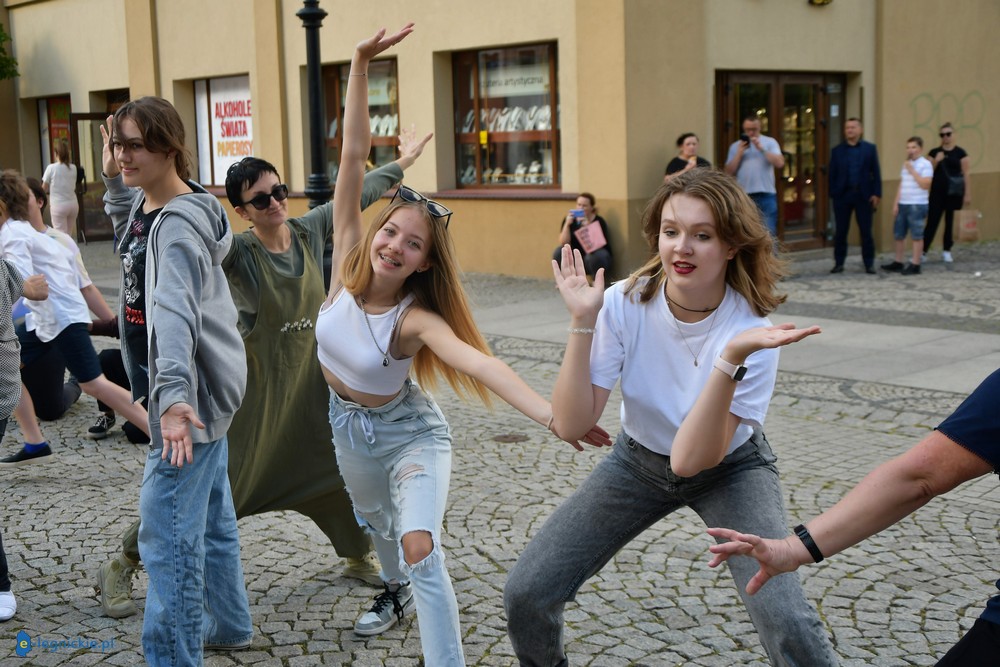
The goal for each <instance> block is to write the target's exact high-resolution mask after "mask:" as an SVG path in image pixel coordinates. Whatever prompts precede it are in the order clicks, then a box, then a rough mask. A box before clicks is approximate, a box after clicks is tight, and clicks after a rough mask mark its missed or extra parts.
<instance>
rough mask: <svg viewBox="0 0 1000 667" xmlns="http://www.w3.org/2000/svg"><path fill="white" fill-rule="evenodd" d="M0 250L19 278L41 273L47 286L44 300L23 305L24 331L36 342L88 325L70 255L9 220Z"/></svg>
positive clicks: (25, 225) (1, 230) (0, 239)
mask: <svg viewBox="0 0 1000 667" xmlns="http://www.w3.org/2000/svg"><path fill="white" fill-rule="evenodd" d="M0 250H2V253H3V258H4V259H6V260H7V261H9V262H10V263H11V264H13V265H14V266H16V267H17V270H18V272H20V274H21V277H22V278H27V277H28V276H33V275H35V274H38V273H41V274H43V275H44V276H45V281H46V282H47V283H48V284H49V298H48V299H46V300H45V301H30V300H28V299H25V301H24V302H25V304H26V305H27V306H28V309H29V310H30V311H31V312H30V313H28V314H27V315H26V316H25V318H24V324H25V327H26V328H27V329H28V331H34V332H35V335H36V336H38V339H39V340H40V341H42V342H43V343H47V342H48V341H50V340H52V339H53V338H55V337H56V336H58V335H59V333H60V332H61V331H62V330H63V329H65V328H66V327H67V326H69V325H70V324H77V323H87V324H89V323H90V311H89V310H88V309H87V302H86V301H84V300H83V295H82V294H80V288H81V287H83V286H84V279H83V277H82V276H81V275H80V271H79V269H78V268H77V265H76V259H75V258H74V257H73V253H72V251H70V250H69V249H67V248H66V247H65V246H63V245H62V244H61V243H59V241H57V240H56V239H54V238H52V237H50V236H48V235H46V234H42V233H41V232H38V231H35V229H34V228H33V227H32V226H31V225H30V224H29V223H27V222H25V221H24V220H13V219H8V220H7V222H5V223H4V225H3V228H0Z"/></svg>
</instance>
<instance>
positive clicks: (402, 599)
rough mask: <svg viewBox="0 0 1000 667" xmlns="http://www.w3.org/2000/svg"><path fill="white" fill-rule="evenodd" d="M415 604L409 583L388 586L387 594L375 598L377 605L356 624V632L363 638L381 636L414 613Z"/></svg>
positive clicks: (386, 586) (380, 594)
mask: <svg viewBox="0 0 1000 667" xmlns="http://www.w3.org/2000/svg"><path fill="white" fill-rule="evenodd" d="M414 604H415V602H414V600H413V590H412V589H411V588H410V584H409V583H405V584H398V583H397V584H386V585H385V592H384V593H379V594H378V595H376V596H375V604H373V605H372V608H371V609H369V610H368V611H367V612H365V614H364V615H363V616H362V617H361V618H359V619H358V622H357V623H355V624H354V632H355V634H358V635H361V636H362V637H374V636H375V635H380V634H382V633H383V632H385V631H386V630H388V629H389V628H391V627H392V626H394V625H396V623H398V622H399V621H401V620H403V616H404V615H405V614H407V613H408V612H410V611H413V606H414Z"/></svg>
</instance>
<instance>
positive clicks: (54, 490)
mask: <svg viewBox="0 0 1000 667" xmlns="http://www.w3.org/2000/svg"><path fill="white" fill-rule="evenodd" d="M91 245H92V246H94V245H97V244H91ZM956 250H957V252H956V259H958V260H959V261H958V262H957V263H956V266H955V268H954V270H952V271H946V270H945V268H944V267H943V265H941V264H935V263H933V262H932V263H929V264H928V265H927V267H926V269H925V272H924V274H923V275H922V276H919V277H916V278H914V279H909V280H907V279H905V278H902V277H900V276H884V275H880V276H866V275H864V274H863V272H861V271H860V263H859V262H857V260H856V257H852V259H854V260H855V264H852V263H851V261H850V260H849V262H848V269H847V272H845V273H844V274H841V275H839V276H828V275H826V273H827V271H828V270H829V266H830V261H829V258H828V257H827V255H828V254H829V252H828V251H827V253H825V254H824V256H823V257H820V256H818V255H817V256H815V257H812V258H811V257H809V256H803V257H800V258H798V259H797V260H796V262H795V275H794V276H793V277H791V278H789V279H788V280H787V281H786V283H785V285H786V287H787V290H788V292H789V295H790V297H789V304H788V306H786V307H787V308H794V311H795V312H796V313H802V312H805V311H806V310H807V309H809V308H815V309H816V313H817V316H818V315H819V314H822V316H823V317H826V318H836V319H842V320H845V321H879V322H882V323H885V324H896V323H898V324H901V325H910V324H912V320H911V319H910V318H913V317H919V318H920V326H931V327H940V328H943V329H952V330H961V331H972V332H984V333H993V334H996V333H1000V327H998V323H997V320H998V317H1000V315H998V312H1000V290H998V289H997V288H998V283H1000V271H998V269H1000V263H998V259H1000V244H981V245H976V246H960V247H959V248H957V249H956ZM89 252H94V251H93V250H91V251H89ZM855 252H856V249H855V248H852V254H853V253H855ZM88 261H89V258H88ZM975 271H980V272H981V273H982V274H983V275H982V276H980V277H976V276H975ZM468 286H469V289H470V292H471V293H472V295H473V297H474V299H475V301H476V303H477V304H480V305H490V304H498V303H506V302H511V301H520V300H527V299H531V298H533V295H540V294H544V293H545V292H546V291H547V290H551V289H552V286H551V284H549V283H547V282H545V281H534V280H524V279H515V278H506V277H500V276H485V275H475V274H473V275H470V276H469V277H468ZM876 288H877V289H876ZM914 313H917V315H914ZM807 314H808V313H807ZM489 339H490V343H491V345H493V347H494V349H495V350H496V352H497V354H498V356H500V357H501V358H503V359H505V360H506V361H508V362H509V363H510V364H511V365H512V366H513V367H514V368H515V370H517V372H518V373H520V374H521V375H522V376H523V377H524V378H525V379H526V380H527V381H528V382H529V383H530V384H531V385H533V386H534V387H536V388H538V389H539V390H540V391H541V392H542V393H543V394H545V393H547V392H548V391H549V390H550V389H551V386H552V384H553V382H554V381H555V377H556V374H557V372H558V363H559V359H560V356H561V351H562V350H561V346H560V345H558V344H554V343H549V342H542V341H536V340H528V339H524V338H517V337H510V336H490V338H489ZM101 344H107V343H103V342H102V343H101ZM989 370H991V369H983V375H984V376H985V374H986V373H988V372H989ZM438 398H439V401H440V403H441V405H442V408H443V410H444V412H445V414H446V415H447V416H448V418H449V421H450V423H451V424H452V427H453V430H454V433H455V459H454V473H453V477H452V489H451V496H450V504H449V510H448V513H447V516H446V525H445V537H444V541H445V547H446V549H447V551H448V558H449V560H448V563H449V568H450V571H451V575H452V578H453V579H454V582H455V590H456V593H457V595H458V601H459V606H460V609H461V614H462V628H463V632H464V634H465V646H466V655H467V658H468V661H469V664H477V665H512V664H514V659H513V655H512V651H511V647H510V643H509V641H508V640H507V638H506V634H505V629H504V628H505V626H504V614H503V608H502V602H501V591H502V587H503V583H504V580H505V577H506V573H507V571H508V570H509V568H510V567H511V566H512V565H513V563H514V561H515V560H516V558H517V555H518V554H519V553H520V552H521V550H522V549H523V547H524V545H525V544H526V542H527V540H528V539H529V537H530V536H532V535H533V534H534V533H535V532H536V531H537V530H538V528H539V526H540V525H541V523H542V521H544V519H545V518H546V517H547V516H548V515H549V514H550V513H551V512H552V510H553V509H554V508H555V507H556V506H557V505H558V503H559V502H560V501H561V500H562V499H563V498H564V497H566V496H567V495H568V494H569V493H570V492H571V491H572V490H573V489H574V488H575V487H576V486H577V484H578V483H579V481H580V480H581V479H582V478H583V477H584V476H586V474H587V473H588V472H589V471H590V470H591V468H592V467H593V466H594V465H595V464H596V462H597V461H598V459H599V458H600V457H601V456H603V452H601V451H597V450H589V451H586V452H583V453H577V452H575V451H574V450H573V449H572V448H571V447H569V446H568V445H566V444H564V443H561V442H559V441H557V440H555V439H554V438H553V437H551V436H550V435H549V434H548V433H547V432H546V431H545V430H544V429H542V428H539V427H537V426H536V425H535V424H533V423H532V422H530V421H528V420H527V419H526V418H524V417H523V416H521V415H520V414H519V413H517V412H515V411H514V410H512V409H511V408H509V407H507V406H506V405H497V406H496V407H495V409H494V411H493V412H489V411H487V410H485V409H484V408H482V407H480V406H477V405H470V404H466V403H462V402H460V401H458V400H457V399H456V398H455V397H454V395H452V394H451V393H450V392H449V391H441V392H439V395H438ZM617 398H618V397H617V396H613V397H612V400H611V401H609V406H611V407H609V409H608V411H607V413H606V414H605V417H604V419H603V420H602V424H603V425H604V426H605V428H607V429H608V430H609V431H611V432H615V431H616V430H617V427H618V419H617V410H616V409H615V408H614V406H616V405H617ZM961 399H962V396H961V395H958V394H954V393H949V392H941V391H932V390H927V389H922V388H919V387H905V386H898V385H888V384H881V383H878V382H859V381H850V380H838V379H836V378H830V377H819V376H816V375H809V374H803V373H790V372H782V373H780V374H779V378H778V384H777V390H776V393H775V397H774V400H773V402H772V407H771V411H770V414H769V416H768V422H767V429H766V430H767V434H768V438H769V439H770V441H771V443H772V445H773V447H774V449H775V451H776V453H777V454H778V456H779V467H780V469H781V471H782V480H783V484H784V489H785V493H786V498H787V508H788V512H789V516H790V518H791V520H792V521H793V522H794V521H797V520H804V519H807V518H809V517H811V516H813V515H815V514H816V513H818V512H819V511H821V510H822V509H824V508H827V507H829V506H830V505H831V504H832V503H834V502H835V501H836V500H837V499H839V497H840V496H841V495H842V494H843V493H844V492H846V491H847V490H848V489H849V488H850V487H851V486H853V485H854V484H855V483H856V482H857V481H858V480H860V479H861V477H863V476H864V474H865V473H866V472H867V471H868V470H870V469H871V468H872V467H873V466H874V465H876V464H877V463H878V462H881V461H883V460H885V459H887V458H890V457H892V456H895V455H897V454H899V453H901V452H903V451H905V450H906V449H907V448H909V446H911V444H913V443H914V442H915V441H916V439H918V438H919V437H921V436H922V435H923V434H925V433H926V432H927V431H928V429H930V428H933V426H934V425H936V424H937V423H938V422H939V421H940V420H941V418H942V417H943V416H944V415H946V414H947V413H948V412H950V411H951V410H952V409H953V408H954V407H955V406H957V405H958V403H959V402H960V401H961ZM95 417H96V408H95V405H94V402H93V400H92V399H89V398H87V397H84V398H83V399H81V400H80V402H78V403H77V404H76V405H75V406H74V407H73V409H72V410H71V411H70V413H69V415H68V416H66V417H64V418H63V419H61V420H59V421H58V422H49V423H44V424H43V428H44V431H45V433H46V435H47V436H48V438H49V440H50V441H51V442H52V444H53V446H54V449H56V450H57V451H58V455H59V458H58V460H57V461H55V462H53V463H51V464H48V465H38V466H35V467H29V468H21V469H15V470H4V471H3V472H0V498H2V499H3V502H2V506H0V526H2V527H3V531H4V544H5V546H6V548H7V551H8V557H9V559H10V565H11V575H12V578H13V580H14V581H13V583H14V591H15V593H16V595H17V596H18V601H19V605H20V606H19V610H18V615H17V616H16V617H15V619H13V620H12V621H10V622H8V623H6V624H3V625H0V665H3V666H4V667H6V666H7V665H19V664H36V665H70V664H72V665H95V664H108V665H137V664H141V663H142V656H141V650H140V647H139V635H140V629H141V618H142V617H141V615H138V616H133V617H131V618H127V619H123V620H114V619H109V618H105V617H102V616H101V615H100V614H99V613H98V604H97V600H96V598H95V596H94V593H93V588H92V585H93V575H94V572H95V570H96V568H97V566H98V565H99V564H100V563H101V562H103V561H104V560H105V559H106V558H108V557H109V556H111V555H112V554H113V553H114V552H115V551H116V547H117V546H118V543H119V535H120V533H121V531H122V530H124V528H125V527H126V526H127V525H128V524H129V523H130V522H131V521H132V520H133V519H134V518H135V517H136V515H137V498H138V490H139V489H138V484H139V480H140V477H141V472H142V467H143V460H144V455H145V449H144V448H143V447H136V446H134V445H131V444H129V443H128V441H127V440H126V439H125V437H124V435H123V434H122V433H121V431H120V430H119V429H115V431H114V432H113V433H114V435H113V436H112V437H109V438H108V439H106V440H102V441H99V442H94V441H91V440H88V439H86V438H83V437H81V433H82V432H84V431H85V430H86V428H87V427H88V426H89V425H90V424H91V423H92V422H93V420H94V418H95ZM19 438H20V434H19V432H18V429H17V427H16V426H14V425H12V426H11V428H10V429H9V430H8V435H7V437H6V438H5V439H4V441H3V446H2V448H0V450H2V451H3V452H4V453H5V454H6V453H8V452H11V451H13V450H14V449H15V448H16V447H17V444H16V443H17V442H18V440H19ZM998 512H1000V493H998V491H997V484H996V480H995V479H994V478H993V476H992V475H991V476H988V477H986V478H982V479H979V480H976V481H974V482H971V483H969V484H966V485H964V486H963V487H961V488H959V489H958V490H956V491H955V492H953V493H951V494H950V495H949V496H948V497H946V498H941V499H937V500H935V501H934V502H933V503H931V504H930V505H929V506H927V507H925V508H923V509H922V510H920V511H919V512H918V513H916V514H915V515H914V516H912V517H910V518H908V519H906V520H904V521H902V522H900V523H899V524H898V525H896V526H894V527H892V528H890V529H888V530H886V531H885V532H884V533H882V534H881V535H878V536H876V537H874V538H872V539H870V540H868V541H867V542H865V543H864V544H862V545H860V546H858V547H855V548H852V549H850V550H848V551H846V552H845V553H844V554H841V555H839V556H837V557H834V558H832V559H830V560H829V561H826V562H824V563H823V564H822V565H820V566H815V567H808V568H803V570H802V575H803V580H804V583H805V587H806V591H807V594H808V595H809V597H810V599H811V600H813V601H814V602H815V604H816V605H817V607H818V609H819V611H820V614H821V615H822V617H823V619H824V622H825V623H826V624H827V627H828V630H829V632H830V634H831V636H832V637H833V641H834V645H835V648H836V650H837V651H838V653H839V654H840V655H841V656H842V660H843V664H844V665H851V666H854V665H932V664H934V663H935V661H936V659H937V658H938V657H940V655H941V654H942V653H943V652H944V651H945V650H946V649H947V648H948V647H949V646H951V645H952V644H953V643H954V642H955V641H956V640H957V639H958V638H959V637H960V636H961V634H962V633H963V632H964V630H965V629H967V628H968V627H969V626H970V625H971V624H972V622H973V621H974V619H975V618H976V617H977V616H978V613H979V611H980V609H981V607H982V605H983V603H984V602H985V600H986V599H987V598H988V597H989V596H990V595H991V594H992V593H993V592H995V588H994V587H993V584H994V580H995V578H996V574H995V569H994V567H993V564H994V563H996V562H998V560H1000V558H998V556H1000V553H998V542H997V519H996V517H997V516H998ZM240 532H241V538H242V548H243V561H244V566H245V573H246V580H247V588H248V590H249V595H250V602H251V605H252V614H253V619H254V623H255V626H256V630H257V632H256V636H255V638H254V641H253V645H252V647H251V648H250V650H248V651H244V652H239V653H234V654H207V657H206V663H205V664H206V665H210V666H213V667H221V666H224V665H290V666H296V667H298V666H303V667H304V666H308V665H346V664H353V665H393V666H399V667H403V666H407V665H419V664H422V661H421V659H420V642H419V636H418V633H417V626H416V622H415V621H412V620H409V619H408V620H406V621H404V622H403V623H402V624H401V625H399V626H397V627H395V628H393V629H391V630H389V631H388V632H386V633H385V634H383V635H382V636H380V637H377V638H369V639H362V638H359V637H356V636H355V635H354V634H353V632H352V627H353V623H354V621H355V620H356V617H357V615H358V614H359V613H360V612H361V610H362V609H364V608H366V607H367V605H368V604H369V601H370V598H371V596H372V595H373V594H374V593H375V590H374V589H371V588H368V587H365V586H359V585H355V583H354V582H353V580H347V579H344V578H342V577H341V576H340V575H339V569H340V566H341V562H340V560H339V559H338V558H337V557H336V555H335V554H334V552H333V550H332V548H331V547H330V546H329V544H328V543H325V540H324V537H323V535H322V534H321V533H320V532H319V530H318V529H316V528H315V526H313V525H312V524H311V523H310V522H308V521H307V520H305V519H303V518H302V517H300V516H298V515H294V514H290V513H272V514H267V515H263V516H258V517H250V518H247V519H244V520H242V521H241V522H240ZM709 543H710V539H709V538H708V536H707V535H705V533H704V527H703V525H702V524H701V523H700V521H699V520H698V519H697V517H696V516H695V515H694V514H693V513H692V512H689V511H681V512H678V513H677V514H675V515H673V516H671V517H670V518H668V519H665V520H662V521H660V522H659V523H658V524H657V525H656V526H654V527H653V528H652V529H650V530H648V531H646V532H645V533H644V534H643V535H641V536H640V537H639V538H637V539H636V540H635V541H634V542H633V543H632V544H630V545H629V546H628V547H627V548H626V549H624V550H622V551H621V552H620V553H619V554H618V555H617V556H616V557H615V558H614V559H613V560H612V562H611V563H610V564H609V565H608V566H607V567H606V568H605V569H604V570H603V571H602V572H601V573H600V574H599V575H598V576H596V577H595V578H594V579H593V580H591V581H589V582H588V583H586V584H585V585H584V587H583V589H582V590H581V591H580V594H579V595H578V597H577V600H576V602H575V603H574V604H571V605H570V606H569V608H568V611H567V642H568V643H567V650H568V653H569V657H570V660H571V662H572V664H574V665H593V666H595V667H596V666H605V665H649V666H653V665H656V666H660V665H699V666H706V667H708V666H727V667H728V666H731V665H766V664H767V661H766V659H765V657H764V653H763V651H762V649H761V648H760V645H759V642H758V640H757V637H756V633H755V632H754V629H753V627H752V625H751V624H750V621H749V618H748V616H747V614H746V613H745V611H744V610H743V607H742V605H741V603H740V601H739V598H738V596H737V594H736V591H735V588H734V586H733V585H732V582H731V579H730V577H729V575H728V573H727V572H726V571H725V570H724V569H723V570H722V571H716V570H709V569H708V567H707V565H706V564H707V561H708V557H707V547H708V545H709ZM145 588H146V579H145V575H144V574H142V573H140V574H139V576H138V577H137V580H136V587H135V590H136V595H135V598H136V601H137V602H138V604H139V605H140V607H141V606H142V604H143V602H144V597H143V596H144V593H145ZM20 630H24V631H26V632H27V633H28V634H29V635H31V636H32V637H35V638H41V639H44V640H46V641H50V642H52V641H59V640H68V641H71V640H73V639H75V638H82V639H85V640H97V641H98V642H102V641H103V642H108V643H110V642H113V646H110V644H109V648H108V649H107V650H106V652H103V653H102V652H101V650H100V649H101V647H100V645H98V646H97V647H96V648H95V649H94V650H90V649H75V650H74V649H65V648H64V649H61V650H57V651H46V650H44V649H42V648H35V649H33V650H32V651H31V653H30V654H29V657H28V658H27V659H21V658H17V657H15V656H14V643H15V635H16V634H17V633H18V631H20Z"/></svg>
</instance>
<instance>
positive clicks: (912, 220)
mask: <svg viewBox="0 0 1000 667" xmlns="http://www.w3.org/2000/svg"><path fill="white" fill-rule="evenodd" d="M926 222H927V204H900V205H899V213H898V214H897V215H896V219H895V220H894V221H893V223H892V238H894V239H895V240H897V241H902V240H903V239H905V238H906V232H907V231H909V232H910V239H911V240H913V241H923V240H924V224H925V223H926Z"/></svg>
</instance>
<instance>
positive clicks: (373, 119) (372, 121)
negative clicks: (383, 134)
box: [368, 114, 382, 134]
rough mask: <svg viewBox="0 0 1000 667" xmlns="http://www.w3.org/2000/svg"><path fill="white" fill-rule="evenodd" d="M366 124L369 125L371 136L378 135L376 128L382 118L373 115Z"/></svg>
mask: <svg viewBox="0 0 1000 667" xmlns="http://www.w3.org/2000/svg"><path fill="white" fill-rule="evenodd" d="M368 122H369V124H370V125H371V132H372V134H378V126H379V123H381V122H382V117H381V116H379V115H378V114H375V115H374V116H372V117H371V118H369V119H368Z"/></svg>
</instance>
